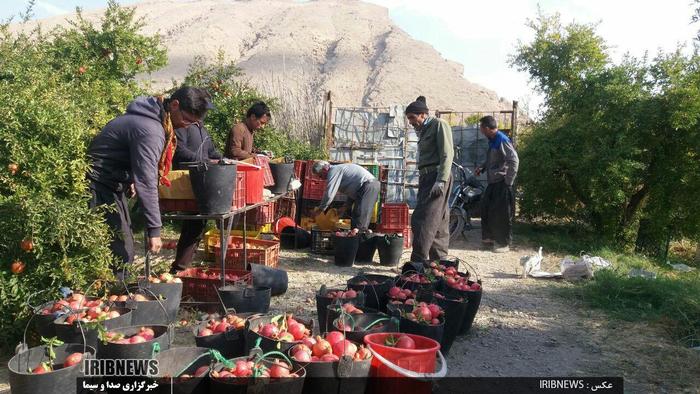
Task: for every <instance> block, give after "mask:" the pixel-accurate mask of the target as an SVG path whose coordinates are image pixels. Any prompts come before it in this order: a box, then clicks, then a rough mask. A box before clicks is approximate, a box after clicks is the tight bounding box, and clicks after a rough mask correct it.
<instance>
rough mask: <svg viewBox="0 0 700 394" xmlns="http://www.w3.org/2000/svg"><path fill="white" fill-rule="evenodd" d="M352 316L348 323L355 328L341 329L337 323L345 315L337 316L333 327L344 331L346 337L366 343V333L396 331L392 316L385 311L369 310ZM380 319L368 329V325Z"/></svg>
mask: <svg viewBox="0 0 700 394" xmlns="http://www.w3.org/2000/svg"><path fill="white" fill-rule="evenodd" d="M351 317H352V319H350V318H348V319H347V321H348V323H350V324H354V325H355V326H354V327H355V328H354V329H353V330H341V328H339V327H338V325H337V324H336V323H338V322H339V321H342V320H343V317H338V318H336V319H335V320H334V321H333V323H334V324H333V327H332V328H333V330H337V331H342V332H343V334H345V338H347V339H348V340H350V341H353V342H357V343H365V342H364V339H365V336H366V335H369V334H375V333H378V332H394V331H396V329H397V327H396V326H395V325H394V322H393V321H392V319H391V317H390V316H389V315H387V314H385V313H377V312H369V313H362V314H358V315H351ZM382 319H386V320H382ZM378 320H381V321H380V322H378V323H376V324H373V325H372V326H371V327H369V329H367V326H369V325H370V324H372V323H375V322H377V321H378Z"/></svg>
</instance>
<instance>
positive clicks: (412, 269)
mask: <svg viewBox="0 0 700 394" xmlns="http://www.w3.org/2000/svg"><path fill="white" fill-rule="evenodd" d="M422 273H425V265H424V264H423V263H417V262H414V261H407V262H405V263H404V264H403V265H402V266H401V274H402V275H403V274H422Z"/></svg>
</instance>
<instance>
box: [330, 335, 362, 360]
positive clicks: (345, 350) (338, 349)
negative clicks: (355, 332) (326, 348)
mask: <svg viewBox="0 0 700 394" xmlns="http://www.w3.org/2000/svg"><path fill="white" fill-rule="evenodd" d="M356 352H357V346H356V345H355V344H354V343H352V342H350V341H348V340H347V339H343V340H340V341H338V342H336V343H335V345H333V354H335V355H336V356H338V357H340V356H350V357H353V356H354V355H355V353H356Z"/></svg>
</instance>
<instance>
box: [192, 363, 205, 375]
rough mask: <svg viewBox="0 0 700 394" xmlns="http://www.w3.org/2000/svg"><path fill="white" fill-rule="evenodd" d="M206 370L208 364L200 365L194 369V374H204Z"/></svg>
mask: <svg viewBox="0 0 700 394" xmlns="http://www.w3.org/2000/svg"><path fill="white" fill-rule="evenodd" d="M207 372H209V366H208V365H202V366H201V367H199V368H197V370H196V371H194V376H204V375H205V374H206V373H207Z"/></svg>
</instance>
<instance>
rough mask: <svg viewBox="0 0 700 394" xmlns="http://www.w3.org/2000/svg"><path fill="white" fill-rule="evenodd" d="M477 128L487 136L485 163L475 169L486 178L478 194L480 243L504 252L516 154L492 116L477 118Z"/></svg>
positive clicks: (509, 234)
mask: <svg viewBox="0 0 700 394" xmlns="http://www.w3.org/2000/svg"><path fill="white" fill-rule="evenodd" d="M479 129H480V131H481V133H482V134H483V135H484V136H486V138H488V139H489V150H488V152H486V162H485V163H484V164H483V165H482V166H481V167H477V168H476V171H475V173H476V175H477V176H478V175H479V174H481V173H482V172H484V171H485V172H486V179H487V181H488V186H487V187H486V191H484V194H483V196H482V197H481V242H482V243H484V245H485V246H487V247H493V251H494V252H496V253H505V252H508V251H509V250H510V241H511V237H512V227H513V213H514V212H513V206H514V204H513V201H514V197H513V183H515V177H516V175H517V174H518V163H519V160H518V153H517V152H516V151H515V148H514V147H513V143H512V142H511V140H510V138H508V136H507V135H505V134H504V133H503V132H501V131H498V122H497V121H496V118H494V117H493V116H490V115H489V116H484V117H483V118H481V120H480V121H479ZM494 241H495V242H494ZM494 243H495V245H494Z"/></svg>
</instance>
